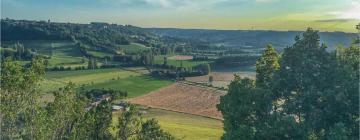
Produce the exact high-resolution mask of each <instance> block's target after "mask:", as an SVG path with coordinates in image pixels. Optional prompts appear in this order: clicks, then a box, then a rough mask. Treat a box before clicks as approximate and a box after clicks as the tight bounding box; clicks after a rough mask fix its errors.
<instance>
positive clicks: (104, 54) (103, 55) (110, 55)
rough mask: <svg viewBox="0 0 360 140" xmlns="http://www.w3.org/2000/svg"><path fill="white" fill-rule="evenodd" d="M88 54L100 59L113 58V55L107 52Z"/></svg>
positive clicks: (91, 52)
mask: <svg viewBox="0 0 360 140" xmlns="http://www.w3.org/2000/svg"><path fill="white" fill-rule="evenodd" d="M87 52H88V53H90V54H91V55H93V56H95V57H100V58H105V57H106V56H109V57H112V56H113V54H111V53H107V52H99V51H87Z"/></svg>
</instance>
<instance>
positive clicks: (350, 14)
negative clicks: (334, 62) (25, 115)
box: [1, 0, 360, 32]
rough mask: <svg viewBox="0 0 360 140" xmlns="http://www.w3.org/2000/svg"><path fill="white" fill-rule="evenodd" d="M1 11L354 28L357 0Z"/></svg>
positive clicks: (78, 18) (50, 1) (66, 4)
mask: <svg viewBox="0 0 360 140" xmlns="http://www.w3.org/2000/svg"><path fill="white" fill-rule="evenodd" d="M1 16H2V18H5V17H9V18H13V19H29V20H47V19H50V20H52V21H58V22H76V23H88V22H91V21H101V22H109V23H118V24H131V25H136V26H140V27H176V28H201V29H271V30H305V28H306V27H313V28H315V29H318V30H321V31H345V32H355V31H356V30H355V25H356V23H359V21H360V0H1Z"/></svg>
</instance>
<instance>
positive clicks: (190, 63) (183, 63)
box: [155, 55, 211, 67]
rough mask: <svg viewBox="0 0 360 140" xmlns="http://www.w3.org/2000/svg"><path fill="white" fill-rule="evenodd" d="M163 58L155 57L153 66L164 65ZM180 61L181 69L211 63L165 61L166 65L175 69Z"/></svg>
mask: <svg viewBox="0 0 360 140" xmlns="http://www.w3.org/2000/svg"><path fill="white" fill-rule="evenodd" d="M164 57H165V56H164V55H158V56H155V64H164ZM168 57H169V56H168ZM180 61H182V66H183V67H192V66H196V65H199V64H207V63H210V62H211V61H192V60H171V59H167V63H168V65H172V66H176V67H180V66H181V62H180Z"/></svg>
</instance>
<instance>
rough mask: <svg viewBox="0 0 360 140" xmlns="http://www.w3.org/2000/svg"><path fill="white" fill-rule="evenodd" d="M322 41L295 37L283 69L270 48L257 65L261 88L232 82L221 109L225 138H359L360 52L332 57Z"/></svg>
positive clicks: (312, 35) (308, 35) (313, 36)
mask: <svg viewBox="0 0 360 140" xmlns="http://www.w3.org/2000/svg"><path fill="white" fill-rule="evenodd" d="M319 40H320V38H319V35H318V33H317V31H314V30H312V29H308V30H307V31H306V32H305V33H304V34H303V36H302V38H300V37H298V36H297V37H295V43H294V44H293V45H292V46H291V47H288V48H286V49H284V52H283V53H282V55H281V58H280V59H279V65H280V66H279V67H278V66H275V65H277V64H276V63H277V61H275V60H276V53H274V52H273V51H271V50H272V49H271V48H270V47H268V48H267V49H266V50H265V52H264V53H263V55H262V57H261V58H260V59H258V62H257V79H256V84H254V82H253V81H251V80H249V79H241V78H239V77H236V78H235V80H234V81H232V83H231V84H230V85H229V91H228V94H227V95H225V96H223V97H221V100H220V104H219V105H218V109H219V110H220V111H221V112H222V114H223V116H224V130H225V133H224V135H223V137H222V139H358V138H359V137H358V136H359V125H358V120H359V116H358V114H359V110H358V108H359V94H358V93H359V63H360V56H359V53H360V51H359V47H358V46H355V45H353V46H351V47H349V48H340V49H338V50H337V51H335V52H329V51H327V50H326V48H327V47H326V46H325V45H323V44H320V42H319ZM270 54H271V55H270ZM271 103H272V104H271ZM257 112H260V113H257Z"/></svg>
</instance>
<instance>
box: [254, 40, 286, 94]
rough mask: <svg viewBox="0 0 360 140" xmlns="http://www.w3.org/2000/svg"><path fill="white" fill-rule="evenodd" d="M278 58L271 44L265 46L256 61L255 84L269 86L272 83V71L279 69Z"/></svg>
mask: <svg viewBox="0 0 360 140" xmlns="http://www.w3.org/2000/svg"><path fill="white" fill-rule="evenodd" d="M278 61H279V58H278V55H277V53H276V51H275V49H274V48H273V47H272V45H271V44H269V45H267V46H266V49H265V50H264V52H263V54H262V57H260V58H259V59H258V60H257V61H256V84H257V85H258V86H262V87H265V88H269V87H270V85H271V84H272V80H273V73H274V72H275V71H276V70H278V69H279V67H280V66H279V62H278Z"/></svg>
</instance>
